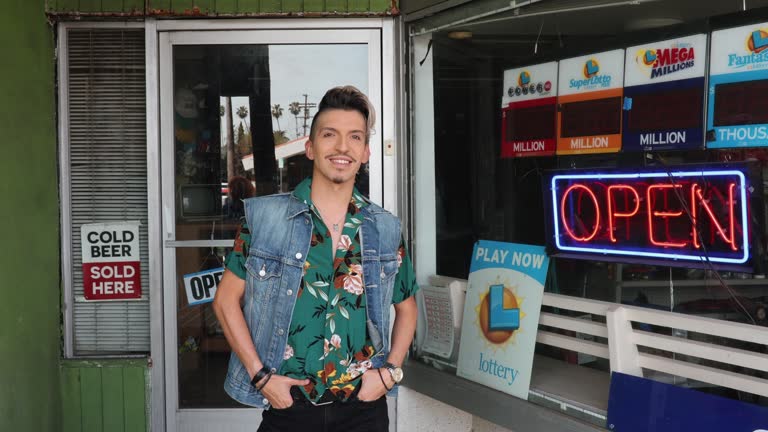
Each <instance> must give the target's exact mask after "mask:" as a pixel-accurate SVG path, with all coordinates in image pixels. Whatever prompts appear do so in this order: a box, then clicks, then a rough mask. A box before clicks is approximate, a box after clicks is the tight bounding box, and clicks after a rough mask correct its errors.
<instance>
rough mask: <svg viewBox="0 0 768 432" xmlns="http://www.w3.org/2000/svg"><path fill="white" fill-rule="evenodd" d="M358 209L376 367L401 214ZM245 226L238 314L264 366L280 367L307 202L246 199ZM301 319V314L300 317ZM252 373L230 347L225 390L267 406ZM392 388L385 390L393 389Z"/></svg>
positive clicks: (303, 253) (299, 270) (305, 233)
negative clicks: (246, 245) (247, 233)
mask: <svg viewBox="0 0 768 432" xmlns="http://www.w3.org/2000/svg"><path fill="white" fill-rule="evenodd" d="M358 216H360V217H362V219H363V223H362V225H361V226H360V246H361V249H362V250H363V281H364V282H365V296H366V298H365V300H366V315H367V322H366V325H367V328H368V335H369V337H370V339H371V341H372V342H373V345H374V349H375V350H376V353H375V354H374V356H373V357H372V358H371V361H372V363H373V367H375V368H378V367H382V366H383V365H384V363H385V362H386V359H387V355H388V354H389V321H390V320H389V310H390V304H391V303H392V293H393V289H394V284H395V276H396V275H397V271H398V266H397V249H398V247H399V246H400V238H401V234H400V220H399V219H398V218H396V217H395V216H393V215H392V214H390V213H389V212H387V211H386V210H384V209H382V208H381V207H379V206H377V205H375V204H370V205H368V206H366V207H364V208H363V209H362V210H361V211H360V213H358ZM245 217H246V221H247V223H248V227H249V229H250V231H251V246H250V249H249V255H248V259H247V261H246V264H245V267H246V269H247V271H248V274H247V277H246V283H245V294H244V296H243V303H242V308H243V315H244V316H245V322H246V323H247V325H248V329H249V330H250V332H251V339H252V340H253V344H254V346H255V347H256V352H257V353H258V354H259V358H260V359H261V361H262V363H264V366H266V367H268V368H270V369H271V370H272V372H277V371H279V370H280V366H281V364H282V362H283V354H284V352H285V344H286V343H287V341H288V332H289V328H290V325H291V319H292V315H293V307H294V305H295V304H296V296H297V294H298V291H299V286H300V282H301V278H302V275H303V268H304V261H305V260H306V258H307V254H308V253H309V247H310V241H311V238H312V228H313V223H312V217H311V215H310V209H309V207H308V206H307V205H306V204H304V203H303V202H301V201H299V200H297V199H296V198H295V197H293V196H292V195H290V194H279V195H270V196H265V197H258V198H250V199H247V200H245ZM299 319H300V318H299ZM250 381H251V378H250V377H249V376H248V371H247V370H246V369H245V367H244V366H243V364H242V363H241V362H240V359H239V358H238V357H237V355H236V354H235V353H234V352H233V353H232V355H231V357H230V360H229V371H228V372H227V377H226V379H225V381H224V390H225V391H226V392H227V394H229V396H231V397H232V399H235V400H236V401H238V402H240V403H242V404H245V405H250V406H253V407H257V408H266V407H267V406H268V405H269V401H267V399H266V398H265V397H264V396H263V395H261V393H259V392H258V391H256V389H255V388H254V387H253V386H252V385H251V382H250ZM396 394H397V393H396V389H393V390H392V391H391V392H390V394H389V395H390V396H396Z"/></svg>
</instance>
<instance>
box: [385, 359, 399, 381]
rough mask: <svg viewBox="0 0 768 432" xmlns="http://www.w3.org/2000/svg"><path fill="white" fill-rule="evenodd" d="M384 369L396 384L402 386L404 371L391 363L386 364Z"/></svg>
mask: <svg viewBox="0 0 768 432" xmlns="http://www.w3.org/2000/svg"><path fill="white" fill-rule="evenodd" d="M384 367H385V368H386V369H387V371H388V372H389V374H390V375H392V379H393V380H394V381H395V384H400V381H402V380H403V369H402V368H400V367H399V366H395V365H393V364H392V363H389V362H387V363H384Z"/></svg>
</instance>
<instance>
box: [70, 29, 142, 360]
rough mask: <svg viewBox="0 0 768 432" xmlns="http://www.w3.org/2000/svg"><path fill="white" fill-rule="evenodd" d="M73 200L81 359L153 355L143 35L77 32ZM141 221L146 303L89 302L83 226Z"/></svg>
mask: <svg viewBox="0 0 768 432" xmlns="http://www.w3.org/2000/svg"><path fill="white" fill-rule="evenodd" d="M67 35H68V36H67V47H68V49H67V57H68V59H69V62H68V65H67V72H68V78H69V79H68V82H66V83H62V85H65V86H66V88H67V90H68V94H69V106H68V107H67V109H68V114H69V124H68V125H67V126H68V130H69V155H70V157H69V160H67V161H62V163H67V164H69V169H70V172H71V175H70V178H69V179H68V181H69V199H70V203H71V214H70V217H71V219H70V221H71V223H70V226H69V227H68V229H69V230H70V231H71V239H72V241H71V244H69V245H63V247H65V248H66V247H69V248H70V251H71V256H72V262H71V266H72V279H73V280H72V293H73V297H74V298H73V299H71V300H72V304H73V305H74V306H73V313H72V319H73V329H74V337H73V340H74V354H75V355H89V354H117V353H128V352H137V353H138V352H149V349H150V345H149V344H150V341H149V322H150V318H149V277H148V276H149V275H148V271H149V264H148V239H147V140H146V101H145V89H146V88H145V70H144V69H145V59H144V30H143V29H108V28H102V29H70V30H69V31H68V32H67ZM130 220H138V221H140V222H141V227H140V230H139V232H140V246H141V248H140V249H141V286H142V292H143V296H142V299H141V300H135V301H115V302H87V301H85V300H84V298H83V276H82V253H81V246H80V226H81V225H83V224H87V223H99V222H119V221H130Z"/></svg>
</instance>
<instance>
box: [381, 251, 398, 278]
mask: <svg viewBox="0 0 768 432" xmlns="http://www.w3.org/2000/svg"><path fill="white" fill-rule="evenodd" d="M397 270H398V265H397V258H391V259H389V258H384V257H381V283H382V284H386V283H388V282H391V281H392V280H394V278H395V275H397Z"/></svg>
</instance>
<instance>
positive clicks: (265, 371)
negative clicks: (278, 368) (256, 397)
mask: <svg viewBox="0 0 768 432" xmlns="http://www.w3.org/2000/svg"><path fill="white" fill-rule="evenodd" d="M267 374H269V368H268V367H266V366H264V367H263V368H261V369H260V370H259V371H258V372H256V375H254V376H253V378H252V379H251V385H252V386H254V387H256V383H258V382H259V381H261V379H262V378H264V377H265V376H267Z"/></svg>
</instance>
